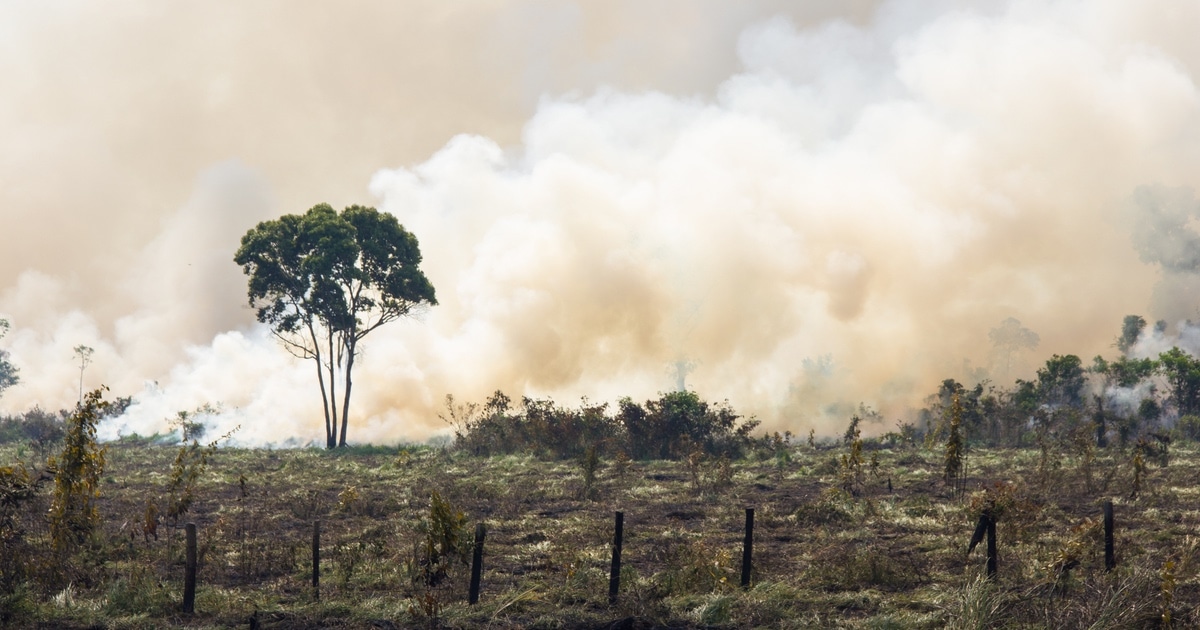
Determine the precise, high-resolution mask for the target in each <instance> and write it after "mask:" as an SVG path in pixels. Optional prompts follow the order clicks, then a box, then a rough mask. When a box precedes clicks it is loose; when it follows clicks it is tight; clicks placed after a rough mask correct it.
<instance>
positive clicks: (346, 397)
mask: <svg viewBox="0 0 1200 630" xmlns="http://www.w3.org/2000/svg"><path fill="white" fill-rule="evenodd" d="M347 345H348V346H349V347H348V348H347V350H346V386H345V388H343V391H342V435H341V439H340V440H339V441H338V446H345V445H346V424H347V420H348V419H349V418H350V388H351V386H352V385H353V383H352V382H351V380H350V369H351V368H353V367H354V345H355V342H354V338H353V337H351V338H350V341H349V343H348V344H347Z"/></svg>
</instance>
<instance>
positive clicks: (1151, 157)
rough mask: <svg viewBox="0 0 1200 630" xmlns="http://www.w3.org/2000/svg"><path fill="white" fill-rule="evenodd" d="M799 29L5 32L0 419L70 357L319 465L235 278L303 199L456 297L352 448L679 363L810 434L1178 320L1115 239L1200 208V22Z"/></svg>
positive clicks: (534, 25)
mask: <svg viewBox="0 0 1200 630" xmlns="http://www.w3.org/2000/svg"><path fill="white" fill-rule="evenodd" d="M791 4H794V3H784V2H766V1H763V2H738V3H726V2H682V1H677V2H664V3H646V2H632V1H631V2H595V3H566V2H491V3H488V2H480V3H469V6H468V3H446V2H426V3H366V2H362V3H349V4H342V5H338V7H337V9H336V11H335V10H334V9H333V8H332V7H331V6H330V5H324V4H316V3H313V4H311V5H301V4H299V3H282V2H280V3H254V4H251V3H224V4H223V3H172V4H149V3H146V4H142V3H116V4H105V5H102V6H101V5H92V4H85V3H78V4H76V3H47V4H45V5H36V6H35V5H33V4H24V5H5V6H4V7H3V8H0V81H2V82H3V84H4V85H5V86H6V92H5V96H4V98H3V99H0V132H3V134H4V137H5V138H6V142H5V143H4V144H3V145H2V146H0V156H2V157H0V160H2V161H0V208H3V210H2V212H3V225H4V228H3V231H2V232H0V315H3V316H6V317H8V318H9V319H11V320H12V322H13V331H12V333H11V334H10V336H9V337H8V338H6V339H5V340H3V341H0V343H4V344H6V346H5V347H6V348H8V349H10V350H11V352H12V356H13V361H14V362H15V363H17V364H18V365H20V366H21V368H22V377H23V379H24V382H23V383H22V384H21V385H20V386H18V387H15V388H13V389H12V390H9V391H8V392H6V394H5V396H4V398H3V399H0V408H3V409H8V410H16V409H23V408H26V407H28V406H30V405H33V404H41V405H43V406H46V407H57V406H61V405H65V404H69V403H70V402H72V401H73V400H75V397H76V396H77V393H78V392H77V389H76V388H77V386H78V382H77V380H76V379H77V377H78V371H77V370H76V368H75V366H74V365H73V363H72V360H71V348H72V347H73V346H75V345H77V344H80V343H84V344H87V345H91V346H94V347H96V349H97V353H96V356H95V363H94V364H93V365H92V366H90V367H88V369H87V372H86V373H85V382H86V383H92V384H95V383H99V382H106V383H109V384H110V385H112V386H113V387H114V389H116V390H117V392H118V393H136V394H137V396H138V399H139V400H140V401H141V402H140V404H139V405H136V406H135V407H134V408H133V409H132V410H131V412H130V414H129V415H128V416H127V417H126V418H124V419H123V420H122V421H121V423H118V424H116V425H114V426H113V427H110V428H111V429H112V430H113V431H116V430H139V431H143V432H145V431H148V430H154V429H155V428H156V427H161V422H162V419H163V418H165V417H167V416H169V415H173V414H174V412H175V411H178V410H180V409H191V408H195V407H197V406H199V405H201V404H203V403H206V402H209V403H221V405H222V406H223V407H224V408H225V410H226V413H225V414H223V415H222V416H221V418H218V419H214V422H215V423H218V424H221V423H225V424H236V423H240V424H242V425H243V430H242V432H241V433H240V434H239V435H240V436H241V437H242V439H243V440H244V441H246V442H248V443H254V442H264V441H279V440H281V439H283V438H284V437H294V438H296V439H299V440H301V441H306V440H307V439H309V438H311V436H312V435H315V434H316V433H317V428H318V424H317V423H318V417H319V407H318V406H317V405H316V404H310V403H314V402H315V401H316V400H317V397H316V395H315V392H312V391H311V389H312V386H313V385H312V383H311V382H310V381H311V379H310V378H309V375H310V372H311V370H310V369H309V368H308V366H304V365H298V364H297V362H295V361H292V360H290V359H289V358H288V357H287V356H286V355H284V354H282V353H281V351H279V349H278V348H276V347H275V346H273V345H272V343H271V341H270V339H269V337H268V336H267V335H265V334H264V332H263V331H262V330H261V329H258V328H257V327H255V326H253V325H252V319H251V318H250V316H249V312H248V310H247V309H246V308H244V307H243V301H244V299H243V298H242V295H243V288H244V282H243V280H242V278H241V276H240V273H239V272H238V270H237V269H236V268H234V266H233V265H232V263H231V262H230V261H229V259H230V257H231V256H232V251H233V249H234V248H235V247H236V242H237V238H238V236H240V234H241V233H242V232H244V231H245V230H246V229H247V228H248V227H250V226H252V225H253V224H254V223H255V222H256V221H258V220H261V219H263V218H267V217H271V216H277V215H279V214H281V213H284V212H299V211H303V210H304V209H306V208H307V207H309V206H311V205H313V204H314V203H317V202H321V201H328V202H330V203H332V204H334V205H346V204H349V203H363V202H366V203H377V204H378V205H380V207H382V208H384V209H386V210H388V211H390V212H393V213H395V214H396V215H397V216H398V217H399V218H400V220H401V221H402V222H403V223H405V224H406V225H407V226H408V227H409V228H410V229H412V230H413V231H414V232H415V233H416V234H417V236H418V238H420V239H421V243H422V249H423V251H424V252H425V254H426V262H427V265H428V272H429V274H430V277H431V279H432V280H433V281H434V283H435V285H436V286H437V288H438V296H439V300H440V301H441V302H442V305H441V306H439V307H437V308H435V309H433V310H431V311H430V312H428V313H427V314H425V315H424V316H423V318H422V319H421V320H420V321H414V322H405V323H402V324H399V325H396V326H393V327H392V328H391V329H384V330H381V331H378V332H377V333H375V334H374V335H373V336H372V337H371V338H368V340H367V342H366V354H365V356H364V358H363V362H362V363H361V365H360V369H361V372H360V373H359V374H358V378H357V379H356V380H357V383H356V384H357V387H356V396H357V398H356V405H355V412H354V413H355V418H352V422H354V423H356V424H355V426H354V427H352V429H353V430H352V431H351V436H352V437H354V436H355V435H357V437H358V439H362V440H381V439H399V438H405V437H407V438H420V437H423V436H425V435H428V434H429V433H430V432H431V431H434V430H437V429H439V423H438V421H437V420H436V411H437V408H438V406H439V404H440V400H441V398H442V396H444V394H446V393H454V394H456V395H457V396H459V397H463V398H473V399H479V398H482V397H483V396H485V395H486V394H487V393H489V392H490V391H492V390H494V389H497V388H501V389H504V390H505V391H507V392H509V393H510V394H512V395H519V394H523V393H527V394H531V395H553V396H555V397H556V398H560V399H564V400H569V399H570V398H572V397H575V396H582V395H586V396H588V397H590V398H592V399H594V400H597V399H598V400H611V399H613V398H615V397H617V396H620V395H632V396H634V397H643V396H650V395H653V394H654V393H655V392H657V391H660V390H663V389H667V388H670V387H672V386H673V384H674V382H675V378H674V376H673V375H672V374H671V372H670V366H671V365H672V364H674V363H675V362H677V361H684V360H686V361H691V362H693V363H694V366H695V367H694V370H693V371H692V372H691V373H690V375H689V377H688V385H689V386H690V387H693V388H695V389H697V390H698V391H699V392H700V393H701V394H702V395H704V396H706V397H709V398H724V397H728V398H729V399H730V400H731V402H732V403H733V404H734V405H735V406H736V407H737V408H739V409H742V410H746V411H749V412H754V413H757V414H759V415H760V417H763V418H764V419H765V420H767V421H768V424H770V425H772V426H774V427H779V428H784V427H786V428H792V429H796V430H803V429H804V428H806V427H807V426H817V428H818V430H822V429H824V430H826V431H830V430H833V429H831V428H829V427H833V426H837V425H840V424H841V423H843V422H844V418H840V417H838V416H837V413H830V411H829V410H830V407H831V405H835V404H838V403H841V404H847V403H848V404H854V403H857V402H859V401H862V402H866V403H868V404H872V405H875V406H878V407H882V408H883V409H885V410H886V411H887V412H888V413H889V414H890V415H892V416H896V415H899V414H901V413H903V412H904V410H905V409H907V408H908V407H910V406H911V405H913V404H915V403H917V402H918V401H919V400H920V399H921V398H922V397H923V396H924V395H925V394H927V393H928V392H930V391H931V390H932V387H933V385H934V384H935V383H936V382H937V381H938V380H940V379H941V378H945V377H950V376H958V377H961V376H963V375H964V374H965V370H966V368H968V367H988V366H987V365H986V362H987V357H988V356H989V350H990V347H989V345H988V341H987V339H988V337H987V334H988V331H989V330H990V329H991V328H993V327H995V326H997V325H998V324H999V323H1000V322H1002V321H1003V320H1005V319H1006V318H1008V317H1016V318H1018V319H1019V320H1020V321H1021V323H1022V324H1023V325H1024V326H1027V327H1029V328H1030V329H1032V330H1034V331H1036V332H1037V333H1038V334H1039V335H1040V337H1041V340H1042V342H1041V345H1040V346H1039V348H1038V352H1039V353H1045V354H1047V355H1048V354H1050V353H1054V352H1058V353H1065V352H1073V353H1077V354H1081V355H1084V356H1090V355H1091V354H1096V353H1111V348H1110V344H1111V340H1112V338H1113V336H1114V335H1115V334H1116V331H1117V329H1118V327H1119V323H1120V320H1121V317H1122V316H1123V315H1124V314H1126V313H1132V312H1145V313H1147V314H1148V315H1150V316H1151V317H1155V316H1159V314H1160V313H1161V314H1162V315H1161V316H1167V314H1168V313H1169V314H1170V315H1172V316H1176V315H1177V314H1178V313H1181V312H1191V311H1192V310H1194V309H1195V306H1194V305H1193V304H1192V303H1191V302H1190V301H1189V300H1190V296H1187V295H1179V296H1177V298H1176V299H1174V300H1172V299H1170V297H1169V296H1168V297H1163V296H1161V295H1159V296H1155V297H1154V299H1153V301H1152V299H1151V298H1152V295H1151V294H1152V289H1153V287H1154V286H1155V283H1156V282H1157V281H1158V280H1159V276H1160V270H1159V269H1158V267H1156V266H1155V265H1154V264H1153V263H1150V262H1145V261H1143V259H1142V258H1139V252H1138V250H1137V249H1136V248H1135V247H1134V244H1133V241H1132V239H1131V234H1133V233H1134V232H1135V230H1134V229H1133V228H1134V227H1135V224H1136V222H1137V221H1138V220H1139V219H1138V218H1137V217H1138V214H1137V213H1136V212H1130V211H1129V208H1130V207H1131V204H1132V202H1131V198H1132V197H1133V194H1134V193H1133V191H1134V190H1135V189H1136V188H1137V187H1138V186H1140V185H1143V184H1160V185H1163V186H1167V187H1172V188H1180V187H1184V188H1186V187H1190V188H1196V187H1197V186H1200V181H1197V180H1198V179H1200V175H1198V173H1200V171H1197V170H1196V169H1195V167H1194V165H1195V164H1197V163H1198V162H1197V158H1200V155H1198V153H1200V90H1198V89H1197V77H1200V44H1197V43H1196V40H1195V38H1194V36H1193V34H1192V33H1190V32H1189V30H1190V29H1189V28H1188V25H1189V24H1196V23H1198V21H1197V20H1198V18H1200V8H1197V7H1196V6H1194V5H1191V4H1181V3H1176V2H1171V1H1168V0H1162V1H1161V2H1145V3H1136V4H1134V3H1126V2H1091V3H1076V2H1050V3H1042V2H1039V3H1033V2H1012V3H1007V4H998V3H981V4H980V5H978V6H979V7H980V8H972V7H971V6H970V5H967V4H964V3H958V2H895V3H886V4H883V5H880V6H875V4H874V3H845V2H832V1H831V2H825V3H804V4H805V5H806V6H807V8H806V10H805V12H803V13H798V12H796V11H795V10H791V12H790V13H789V12H787V11H788V7H789V6H790V5H791ZM459 134H466V135H459ZM456 136H457V137H456ZM381 169H383V170H381ZM368 183H369V184H370V186H369V191H368ZM372 195H375V198H372ZM1132 205H1136V204H1132ZM1152 309H1154V310H1152ZM1155 311H1157V312H1155ZM965 361H972V362H973V363H972V364H971V365H970V366H967V365H965ZM310 399H311V400H310ZM827 423H832V424H827Z"/></svg>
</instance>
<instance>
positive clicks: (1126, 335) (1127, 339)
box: [1117, 315, 1146, 355]
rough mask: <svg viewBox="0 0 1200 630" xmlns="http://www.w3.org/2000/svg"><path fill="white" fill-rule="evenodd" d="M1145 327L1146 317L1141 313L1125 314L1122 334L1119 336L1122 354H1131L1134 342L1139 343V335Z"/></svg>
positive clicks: (1118, 347) (1118, 344)
mask: <svg viewBox="0 0 1200 630" xmlns="http://www.w3.org/2000/svg"><path fill="white" fill-rule="evenodd" d="M1145 329H1146V319H1145V318H1144V317H1142V316H1141V315H1126V316H1125V320H1124V321H1122V322H1121V334H1120V335H1119V336H1117V349H1118V350H1120V351H1121V354H1125V355H1128V354H1129V351H1130V350H1132V349H1133V344H1135V343H1137V340H1138V337H1140V336H1141V335H1142V331H1143V330H1145Z"/></svg>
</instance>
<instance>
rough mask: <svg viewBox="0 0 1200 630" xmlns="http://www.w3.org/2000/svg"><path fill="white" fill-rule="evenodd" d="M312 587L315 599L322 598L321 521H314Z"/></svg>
mask: <svg viewBox="0 0 1200 630" xmlns="http://www.w3.org/2000/svg"><path fill="white" fill-rule="evenodd" d="M312 589H313V599H321V521H313V540H312Z"/></svg>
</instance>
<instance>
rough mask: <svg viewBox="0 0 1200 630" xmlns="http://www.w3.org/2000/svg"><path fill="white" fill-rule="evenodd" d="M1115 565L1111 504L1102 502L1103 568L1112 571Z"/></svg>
mask: <svg viewBox="0 0 1200 630" xmlns="http://www.w3.org/2000/svg"><path fill="white" fill-rule="evenodd" d="M1115 566H1117V558H1116V556H1115V555H1114V554H1113V504H1112V501H1111V500H1109V501H1105V502H1104V570H1105V571H1112V570H1113V567H1115Z"/></svg>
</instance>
